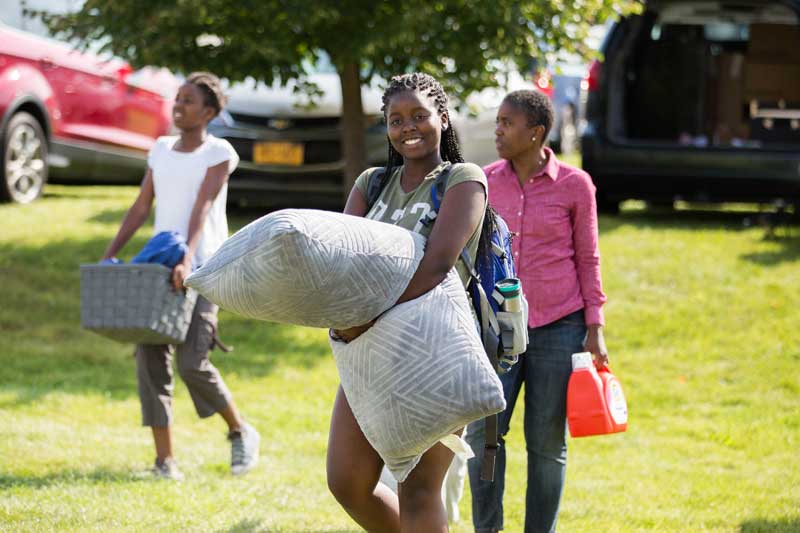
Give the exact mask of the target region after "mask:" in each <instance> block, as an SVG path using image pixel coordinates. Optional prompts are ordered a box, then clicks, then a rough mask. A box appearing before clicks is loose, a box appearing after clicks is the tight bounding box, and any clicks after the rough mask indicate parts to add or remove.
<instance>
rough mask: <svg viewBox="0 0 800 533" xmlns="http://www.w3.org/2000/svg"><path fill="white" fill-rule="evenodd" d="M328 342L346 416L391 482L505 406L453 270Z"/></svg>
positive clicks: (399, 478) (500, 389)
mask: <svg viewBox="0 0 800 533" xmlns="http://www.w3.org/2000/svg"><path fill="white" fill-rule="evenodd" d="M330 343H331V346H332V348H333V355H334V357H335V359H336V367H337V368H338V370H339V377H340V379H341V380H342V388H343V389H344V393H345V396H346V397H347V401H348V403H349V404H350V408H351V409H352V411H353V415H354V416H355V418H356V420H357V421H358V425H359V427H360V428H361V430H362V431H363V432H364V435H365V436H366V438H367V440H368V441H369V442H370V444H371V445H372V447H373V448H375V450H376V451H377V452H378V454H379V455H380V456H381V458H382V459H383V460H384V462H385V463H386V466H387V468H388V469H389V471H390V472H391V473H392V475H394V477H395V478H396V479H397V480H398V481H399V482H403V481H405V479H406V477H407V476H408V474H409V472H411V470H413V468H414V467H415V466H416V465H417V463H418V462H419V460H420V457H421V455H422V454H423V453H425V452H426V451H427V450H428V449H429V448H430V447H431V446H433V445H434V444H436V443H437V442H439V441H440V440H442V439H443V438H445V440H452V438H449V437H448V435H450V434H452V433H453V432H454V431H456V430H458V429H460V428H463V427H464V426H465V425H467V424H468V423H470V422H472V421H474V420H477V419H479V418H483V417H485V416H488V415H490V414H494V413H497V412H500V411H502V410H503V409H505V400H504V398H503V388H502V385H501V384H500V380H499V379H498V377H497V374H496V373H495V371H494V370H493V369H492V366H491V364H490V363H489V361H488V359H487V357H486V354H485V352H484V350H483V347H482V345H481V341H480V339H479V337H478V333H477V329H476V326H475V320H474V318H473V316H472V312H471V311H470V307H469V303H468V302H467V297H466V293H465V291H464V287H463V285H462V283H461V280H460V279H459V277H458V274H457V273H456V271H455V270H452V271H450V274H449V275H448V277H447V278H446V279H445V280H444V281H443V282H442V283H441V284H439V285H438V286H437V287H435V288H434V289H432V290H430V291H428V292H427V293H426V294H424V295H422V296H420V297H419V298H417V299H415V300H411V301H409V302H405V303H402V304H400V305H397V306H396V307H394V308H392V309H391V310H389V312H387V313H386V314H384V315H383V316H382V317H381V318H380V319H378V321H377V322H376V323H375V325H374V326H372V328H370V329H369V330H367V331H366V332H365V333H364V334H362V335H361V336H360V337H358V338H357V339H355V340H353V341H352V342H350V343H348V344H345V343H343V342H339V341H335V340H333V339H331V341H330Z"/></svg>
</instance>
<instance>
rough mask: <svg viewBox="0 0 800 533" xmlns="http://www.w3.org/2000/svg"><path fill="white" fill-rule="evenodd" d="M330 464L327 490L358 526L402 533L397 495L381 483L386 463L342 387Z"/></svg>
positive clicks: (333, 423)
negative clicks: (365, 431) (371, 443)
mask: <svg viewBox="0 0 800 533" xmlns="http://www.w3.org/2000/svg"><path fill="white" fill-rule="evenodd" d="M451 456H452V453H451ZM327 463H328V464H327V473H328V488H329V489H330V491H331V493H333V495H334V497H335V498H336V500H337V501H338V502H339V504H340V505H341V506H342V507H343V508H344V510H345V511H347V514H349V515H350V516H351V517H352V518H353V520H355V521H356V523H358V525H360V526H361V527H363V528H364V529H366V530H367V531H374V532H380V533H383V532H399V531H400V506H399V503H398V499H397V495H395V493H394V492H392V491H391V489H389V487H387V486H386V485H384V484H383V483H380V482H379V479H380V476H381V469H382V468H383V461H382V460H381V458H380V456H379V455H378V453H377V452H376V451H375V450H374V449H373V448H372V446H371V445H370V443H369V441H367V439H366V437H364V434H363V433H362V432H361V428H360V427H359V426H358V422H356V419H355V417H354V416H353V411H352V410H351V409H350V404H348V403H347V398H346V397H345V395H344V391H343V390H342V387H341V386H340V387H339V390H338V392H337V393H336V401H335V402H334V404H333V415H332V416H331V429H330V434H329V436H328V461H327ZM445 470H447V467H445ZM439 486H440V487H441V481H440V483H439ZM439 504H440V505H441V497H439ZM446 521H447V520H446V519H445V523H446ZM409 531H411V530H409Z"/></svg>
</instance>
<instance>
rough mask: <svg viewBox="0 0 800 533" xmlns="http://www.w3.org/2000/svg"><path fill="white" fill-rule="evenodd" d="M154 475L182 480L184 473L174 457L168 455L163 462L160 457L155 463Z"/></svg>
mask: <svg viewBox="0 0 800 533" xmlns="http://www.w3.org/2000/svg"><path fill="white" fill-rule="evenodd" d="M153 475H154V476H156V477H157V478H160V479H169V480H171V481H182V480H183V473H181V471H180V470H178V463H176V462H175V459H173V458H172V457H167V458H166V459H164V461H163V462H161V463H159V461H158V458H156V462H155V464H154V465H153Z"/></svg>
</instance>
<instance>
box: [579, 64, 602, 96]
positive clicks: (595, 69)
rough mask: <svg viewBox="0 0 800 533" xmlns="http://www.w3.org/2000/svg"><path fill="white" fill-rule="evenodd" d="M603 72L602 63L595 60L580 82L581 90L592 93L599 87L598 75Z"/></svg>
mask: <svg viewBox="0 0 800 533" xmlns="http://www.w3.org/2000/svg"><path fill="white" fill-rule="evenodd" d="M602 72H603V63H601V62H600V61H599V60H597V59H595V60H594V61H592V64H591V65H589V71H588V72H587V73H586V76H584V77H583V79H582V80H581V89H584V90H586V91H589V92H594V91H596V90H597V89H598V87H600V74H602Z"/></svg>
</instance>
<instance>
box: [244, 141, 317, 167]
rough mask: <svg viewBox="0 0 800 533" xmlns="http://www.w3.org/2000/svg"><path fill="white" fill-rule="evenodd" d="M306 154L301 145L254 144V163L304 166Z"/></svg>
mask: <svg viewBox="0 0 800 533" xmlns="http://www.w3.org/2000/svg"><path fill="white" fill-rule="evenodd" d="M304 152H305V150H304V146H303V145H302V144H300V143H287V142H257V143H255V144H253V163H256V164H257V165H291V166H299V165H302V164H303V156H304Z"/></svg>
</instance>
